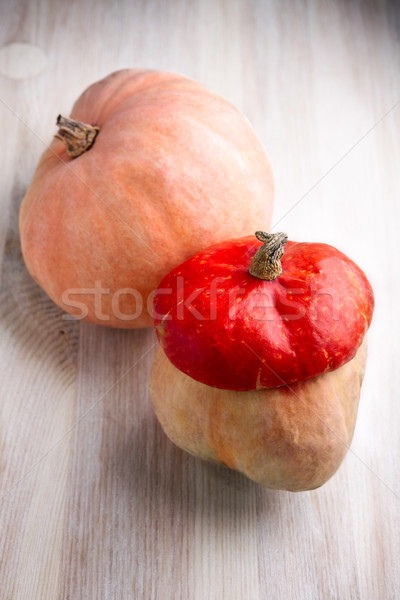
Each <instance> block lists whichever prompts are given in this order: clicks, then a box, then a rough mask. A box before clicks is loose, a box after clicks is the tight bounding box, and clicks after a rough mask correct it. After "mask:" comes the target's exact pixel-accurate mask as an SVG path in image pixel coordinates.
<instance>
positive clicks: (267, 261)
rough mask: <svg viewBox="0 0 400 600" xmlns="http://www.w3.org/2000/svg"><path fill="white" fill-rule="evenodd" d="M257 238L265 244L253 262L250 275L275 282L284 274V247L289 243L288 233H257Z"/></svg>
mask: <svg viewBox="0 0 400 600" xmlns="http://www.w3.org/2000/svg"><path fill="white" fill-rule="evenodd" d="M255 235H256V238H257V239H258V240H260V242H264V243H263V245H262V246H260V248H259V249H258V250H257V252H256V253H255V255H254V256H253V259H252V261H251V265H250V269H249V273H250V275H253V276H254V277H257V278H258V279H264V280H265V281H273V280H274V279H276V278H277V277H279V275H280V274H281V273H282V265H281V258H282V256H283V252H284V250H283V246H284V245H285V244H286V242H287V241H288V236H287V234H286V233H266V232H264V231H256V233H255Z"/></svg>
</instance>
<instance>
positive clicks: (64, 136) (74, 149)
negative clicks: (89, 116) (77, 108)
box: [56, 115, 100, 158]
mask: <svg viewBox="0 0 400 600" xmlns="http://www.w3.org/2000/svg"><path fill="white" fill-rule="evenodd" d="M57 127H58V133H57V134H56V138H58V139H59V140H63V141H64V142H65V143H66V146H67V154H68V156H72V158H76V157H77V156H80V155H81V154H83V153H84V152H86V150H89V148H91V147H92V146H93V144H94V141H95V139H96V135H97V134H98V133H99V131H100V130H99V128H98V127H94V126H93V125H88V124H87V123H81V122H80V121H74V120H73V119H70V118H69V117H63V116H62V115H58V117H57Z"/></svg>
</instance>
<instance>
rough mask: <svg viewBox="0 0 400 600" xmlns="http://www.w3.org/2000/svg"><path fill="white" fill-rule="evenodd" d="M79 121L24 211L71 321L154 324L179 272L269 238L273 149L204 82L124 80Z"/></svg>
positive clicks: (98, 92) (83, 109)
mask: <svg viewBox="0 0 400 600" xmlns="http://www.w3.org/2000/svg"><path fill="white" fill-rule="evenodd" d="M71 119H72V120H70V119H65V118H62V117H60V118H59V123H58V124H59V126H60V132H59V136H60V137H61V138H63V139H57V138H55V139H54V140H53V142H52V143H51V145H50V147H49V148H48V149H47V150H46V151H45V152H44V154H43V155H42V157H41V159H40V162H39V165H38V167H37V170H36V173H35V175H34V178H33V181H32V183H31V185H30V187H29V189H28V191H27V193H26V196H25V198H24V201H23V204H22V207H21V211H20V232H21V244H22V251H23V256H24V259H25V262H26V265H27V267H28V270H29V271H30V273H31V275H32V276H33V278H34V279H35V280H36V281H37V283H38V284H39V285H40V286H42V288H43V289H44V290H45V291H46V292H47V294H48V295H49V296H50V297H51V298H52V299H53V300H54V302H56V303H57V304H58V305H59V306H61V307H62V308H63V309H64V310H65V311H67V312H69V313H71V314H73V315H75V316H76V317H78V318H85V319H86V320H88V321H92V322H95V323H101V324H103V325H108V326H114V327H129V328H130V327H143V326H150V325H151V323H152V320H151V316H150V315H149V311H148V307H151V293H152V291H153V290H155V289H156V287H157V285H158V283H159V281H160V280H161V278H162V277H163V276H164V275H165V274H166V273H167V272H169V271H170V270H171V269H172V268H173V267H174V266H176V265H177V264H179V263H181V262H182V261H183V260H185V259H186V258H188V257H189V256H191V255H193V254H195V253H196V252H198V251H199V250H201V249H203V248H205V247H207V246H209V245H210V244H213V243H215V242H218V241H222V240H225V239H228V238H231V237H238V236H241V235H244V234H247V233H248V232H249V231H254V230H256V229H259V228H262V229H264V230H268V228H269V226H270V220H271V214H272V202H273V178H272V173H271V167H270V163H269V161H268V158H267V156H266V154H265V151H264V149H263V147H262V145H261V143H260V141H259V140H258V138H257V136H256V135H255V133H254V131H253V129H252V128H251V126H250V125H249V123H248V121H247V120H246V119H245V118H244V117H243V116H242V115H241V114H240V113H239V112H238V110H236V109H235V108H234V107H233V106H232V105H231V104H229V103H228V102H227V101H226V100H224V99H222V98H221V97H220V96H218V95H216V94H214V93H211V92H210V91H208V90H207V89H206V88H204V87H203V86H202V85H200V84H198V83H196V82H195V81H192V80H189V79H187V78H184V77H182V76H180V75H176V74H172V73H165V72H157V71H141V70H129V69H128V70H122V71H118V72H116V73H113V74H111V75H109V76H108V77H106V78H105V79H103V80H101V81H99V82H97V83H95V84H94V85H92V86H91V87H89V88H88V89H87V90H86V91H85V92H84V93H83V94H82V96H81V97H80V98H79V99H78V100H77V102H76V103H75V106H74V108H73V110H72V113H71ZM86 124H90V125H91V126H92V127H89V125H86ZM66 141H67V142H68V143H69V151H70V154H68V153H67V147H66V143H65V142H66Z"/></svg>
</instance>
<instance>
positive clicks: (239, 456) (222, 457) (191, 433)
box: [150, 340, 367, 491]
mask: <svg viewBox="0 0 400 600" xmlns="http://www.w3.org/2000/svg"><path fill="white" fill-rule="evenodd" d="M366 356H367V351H366V341H365V340H364V343H363V344H362V346H361V348H360V349H359V350H358V352H357V354H356V356H355V357H354V358H353V360H351V361H350V362H349V363H347V364H346V365H344V366H343V367H341V368H340V369H337V370H336V371H332V372H330V373H324V374H323V375H320V376H318V377H315V378H313V379H309V380H307V381H304V382H300V383H296V384H292V385H290V386H289V387H286V386H282V387H277V388H269V389H265V390H259V391H250V392H235V391H231V390H220V389H217V388H211V387H209V386H206V385H204V384H202V383H198V382H197V381H194V380H193V379H192V378H191V377H189V376H187V375H185V374H184V373H181V372H180V371H179V370H178V369H176V367H174V365H173V364H172V363H171V362H170V361H169V360H168V358H167V357H166V356H165V354H164V352H163V351H162V350H161V348H160V349H159V351H158V354H157V356H156V358H155V362H154V365H153V371H152V376H151V382H150V394H151V398H152V402H153V406H154V410H155V412H156V415H157V417H158V419H159V421H160V423H161V426H162V428H163V429H164V431H165V433H166V434H167V436H168V437H169V438H170V439H171V440H172V441H173V442H174V443H175V444H176V445H177V446H179V447H180V448H182V449H184V450H186V451H187V452H190V453H191V454H193V455H195V456H197V457H200V458H203V459H206V460H210V461H213V462H217V463H219V464H223V465H226V466H228V467H230V468H232V469H236V470H237V471H240V472H241V473H244V474H245V475H247V477H249V478H250V479H252V480H254V481H256V482H257V483H259V484H261V485H264V486H267V487H270V488H274V489H284V490H290V491H302V490H310V489H314V488H317V487H319V486H321V485H322V484H323V483H325V482H326V481H327V480H328V479H329V478H330V477H331V476H332V475H333V474H334V473H335V472H336V470H337V469H338V467H339V465H340V464H341V462H342V460H343V458H344V456H345V454H346V452H347V450H348V448H349V446H350V443H351V440H352V437H353V432H354V426H355V422H356V418H357V408H358V401H359V396H360V389H361V383H362V379H363V376H364V371H365V364H366Z"/></svg>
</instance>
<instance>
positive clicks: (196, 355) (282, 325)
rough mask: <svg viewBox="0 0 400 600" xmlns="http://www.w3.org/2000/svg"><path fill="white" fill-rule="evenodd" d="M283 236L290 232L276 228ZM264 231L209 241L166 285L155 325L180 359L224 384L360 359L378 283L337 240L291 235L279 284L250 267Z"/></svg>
mask: <svg viewBox="0 0 400 600" xmlns="http://www.w3.org/2000/svg"><path fill="white" fill-rule="evenodd" d="M276 235H282V234H276ZM260 246H261V244H260V242H259V241H258V240H257V239H256V238H255V237H254V236H248V237H244V238H240V239H234V240H229V241H226V242H222V243H220V244H217V245H215V246H213V247H211V248H208V249H206V250H204V251H202V252H200V253H198V254H197V255H195V256H193V257H192V258H190V259H188V260H187V261H185V262H184V263H183V264H181V265H179V266H178V267H176V268H175V269H173V270H172V271H171V272H170V273H169V274H168V275H166V276H165V277H164V279H163V280H162V281H161V283H160V285H159V288H158V290H157V293H156V296H155V301H154V308H155V327H156V331H157V336H158V339H159V341H160V344H161V346H162V348H163V350H164V352H165V353H166V355H167V356H168V358H169V359H170V360H171V362H172V363H173V364H174V365H175V366H176V367H177V368H178V369H180V370H181V371H182V372H184V373H186V374H187V375H190V377H192V378H193V379H195V380H196V381H199V382H201V383H204V384H206V385H209V386H213V387H218V388H221V389H232V390H240V391H248V390H256V389H262V388H268V387H276V386H279V385H283V384H291V383H294V382H297V381H303V380H305V379H308V378H311V377H316V376H317V375H319V374H321V373H324V372H327V371H332V370H335V369H337V368H338V367H340V366H342V365H343V364H345V363H346V362H348V361H349V360H351V359H352V358H353V357H354V356H355V353H356V351H357V349H358V348H359V346H360V345H361V343H362V340H363V338H364V335H365V333H366V331H367V329H368V327H369V325H370V322H371V318H372V312H373V307H374V297H373V292H372V288H371V286H370V284H369V282H368V280H367V278H366V276H365V275H364V273H363V272H362V271H361V269H360V268H359V267H358V266H357V265H356V264H355V263H354V262H353V261H351V260H350V259H349V258H348V257H347V256H345V255H344V254H343V253H342V252H340V251H339V250H337V249H336V248H333V247H332V246H329V245H327V244H316V243H295V242H288V243H287V244H286V246H285V252H284V255H283V258H282V263H281V264H282V269H283V272H282V274H281V275H280V276H278V277H277V278H276V279H274V280H273V281H264V280H261V279H258V278H257V277H254V276H253V275H251V274H250V273H249V268H250V265H251V263H252V259H253V257H254V255H255V253H256V251H257V249H258V248H259V247H260Z"/></svg>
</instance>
